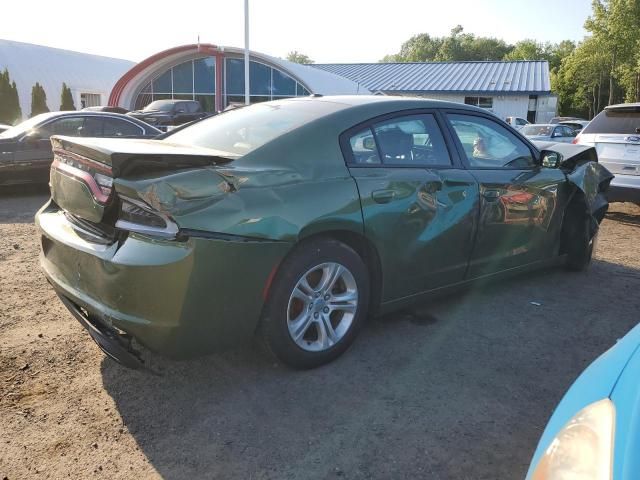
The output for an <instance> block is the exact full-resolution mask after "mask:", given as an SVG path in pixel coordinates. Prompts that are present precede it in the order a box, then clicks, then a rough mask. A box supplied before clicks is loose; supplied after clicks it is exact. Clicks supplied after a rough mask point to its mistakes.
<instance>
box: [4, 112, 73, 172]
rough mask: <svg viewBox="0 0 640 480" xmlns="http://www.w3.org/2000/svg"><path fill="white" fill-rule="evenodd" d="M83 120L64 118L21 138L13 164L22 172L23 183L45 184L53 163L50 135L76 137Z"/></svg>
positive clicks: (37, 128)
mask: <svg viewBox="0 0 640 480" xmlns="http://www.w3.org/2000/svg"><path fill="white" fill-rule="evenodd" d="M83 124H84V118H83V117H82V116H73V117H70V116H64V117H61V118H56V119H53V120H50V121H48V122H46V123H44V124H42V125H38V126H37V127H36V128H34V129H33V130H31V132H29V133H28V134H27V135H25V136H23V137H22V138H21V139H20V141H19V144H18V147H17V149H16V154H15V163H16V164H17V165H19V166H20V167H21V168H20V170H21V171H22V172H23V173H22V174H23V175H24V177H25V178H24V179H23V180H24V181H31V182H46V181H47V179H48V178H49V167H50V166H51V162H52V161H53V152H52V151H51V141H50V140H49V138H50V137H51V136H52V135H67V136H73V137H77V136H79V135H80V132H81V131H82V127H83Z"/></svg>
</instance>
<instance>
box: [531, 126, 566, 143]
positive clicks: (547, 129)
mask: <svg viewBox="0 0 640 480" xmlns="http://www.w3.org/2000/svg"><path fill="white" fill-rule="evenodd" d="M520 133H522V134H523V135H524V136H525V137H527V138H528V139H529V140H534V141H538V142H556V143H560V142H564V143H571V142H572V141H573V139H574V138H575V137H576V132H575V131H574V130H573V128H571V127H568V126H567V125H561V124H556V125H552V124H542V123H534V124H532V125H525V126H524V127H522V128H521V129H520Z"/></svg>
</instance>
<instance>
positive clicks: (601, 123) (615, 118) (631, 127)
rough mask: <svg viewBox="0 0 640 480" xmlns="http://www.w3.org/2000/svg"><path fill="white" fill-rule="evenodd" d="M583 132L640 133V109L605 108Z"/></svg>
mask: <svg viewBox="0 0 640 480" xmlns="http://www.w3.org/2000/svg"><path fill="white" fill-rule="evenodd" d="M582 133H620V134H625V135H629V134H637V133H640V111H637V110H636V111H633V110H627V111H624V110H617V111H616V110H603V111H602V112H600V113H599V114H598V115H597V116H596V117H595V118H594V119H593V120H591V122H589V125H587V127H586V128H585V129H584V130H583V131H582Z"/></svg>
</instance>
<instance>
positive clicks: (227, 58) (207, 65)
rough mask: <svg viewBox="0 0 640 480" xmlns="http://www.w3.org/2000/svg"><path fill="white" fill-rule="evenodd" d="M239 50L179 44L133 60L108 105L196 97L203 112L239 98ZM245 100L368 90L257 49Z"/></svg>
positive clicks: (241, 79)
mask: <svg viewBox="0 0 640 480" xmlns="http://www.w3.org/2000/svg"><path fill="white" fill-rule="evenodd" d="M244 90H245V89H244V50H243V49H240V48H234V47H221V46H216V45H211V44H194V45H184V46H180V47H176V48H172V49H169V50H165V51H163V52H160V53H157V54H156V55H153V56H151V57H149V58H147V59H146V60H143V61H142V62H140V63H138V64H137V65H135V66H134V67H133V68H131V69H130V70H129V71H128V72H126V73H125V74H124V75H123V76H122V78H120V80H118V81H117V82H116V84H115V86H114V87H113V90H112V92H111V95H110V97H109V104H110V105H114V106H115V105H117V106H120V107H124V108H127V109H130V110H139V109H141V108H143V107H144V106H145V105H148V104H149V103H150V102H152V101H154V100H162V99H171V98H173V99H181V100H198V101H199V102H200V104H201V105H202V107H203V108H204V109H205V110H206V111H217V110H218V111H219V110H224V108H225V107H227V106H228V105H230V104H234V103H244V100H245V98H244V95H245V91H244ZM249 90H250V101H251V103H257V102H266V101H270V100H277V99H281V98H291V97H301V96H307V95H310V94H311V93H317V94H322V95H352V94H358V93H369V90H367V89H366V88H364V87H362V86H360V85H358V83H356V82H354V81H352V80H349V79H348V78H345V77H342V76H339V75H336V74H334V73H331V72H325V71H323V70H319V69H316V68H313V67H311V66H308V65H300V64H297V63H292V62H288V61H286V60H282V59H280V58H276V57H271V56H269V55H264V54H262V53H257V52H251V53H250V57H249Z"/></svg>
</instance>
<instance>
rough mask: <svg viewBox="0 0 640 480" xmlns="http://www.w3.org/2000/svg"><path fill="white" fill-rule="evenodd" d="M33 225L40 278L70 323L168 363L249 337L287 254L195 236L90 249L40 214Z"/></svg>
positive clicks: (282, 246)
mask: <svg viewBox="0 0 640 480" xmlns="http://www.w3.org/2000/svg"><path fill="white" fill-rule="evenodd" d="M36 223H37V225H38V227H39V229H40V232H41V242H42V253H41V256H40V262H41V266H42V268H43V270H44V273H45V275H46V277H47V278H48V280H49V281H50V282H51V283H52V285H53V286H54V288H55V290H56V291H57V292H58V294H59V295H61V296H62V297H63V298H64V299H66V300H67V301H68V302H70V303H71V304H73V305H74V306H75V310H74V308H70V310H71V312H72V313H73V314H74V316H76V318H78V316H77V313H78V309H80V313H83V312H82V310H85V311H86V312H88V314H89V315H88V317H87V316H86V315H85V316H84V320H81V319H80V318H78V320H81V323H82V324H83V325H84V326H85V327H88V325H87V324H86V321H85V320H87V321H89V323H90V324H91V325H92V326H93V327H96V328H97V330H99V331H100V330H101V328H100V327H101V326H105V327H107V328H113V329H114V331H120V332H125V333H126V334H128V335H130V336H132V337H134V338H135V339H136V340H137V341H138V342H139V343H140V344H142V345H144V346H145V347H147V348H149V349H150V350H152V351H154V352H157V353H160V354H163V355H166V356H169V357H173V358H187V357H191V356H196V355H200V354H205V353H209V352H213V351H216V350H221V349H224V348H227V347H230V346H232V345H234V344H237V343H239V342H241V341H242V340H243V339H246V338H249V337H251V336H252V334H253V332H254V331H255V328H256V326H257V323H258V321H259V318H260V314H261V311H262V305H263V303H264V300H263V291H264V288H265V285H266V283H267V281H268V279H269V278H270V275H271V274H272V271H273V270H274V269H275V267H276V266H277V265H278V264H279V262H280V260H281V259H282V258H283V257H284V255H286V252H287V251H288V250H289V248H290V245H289V244H288V243H285V242H271V241H255V242H251V241H236V240H229V239H225V240H218V239H213V238H196V237H190V238H188V239H186V240H184V241H179V242H178V241H166V240H157V239H150V238H145V237H143V236H140V235H133V234H130V235H129V236H127V237H126V238H125V239H124V240H121V241H120V242H119V243H115V244H112V245H97V244H92V243H89V242H87V241H86V240H84V239H83V238H81V237H79V236H78V234H77V233H75V231H74V229H73V226H72V225H71V224H70V223H69V222H68V220H66V218H65V217H64V215H63V214H62V213H61V212H60V211H57V210H56V209H51V208H50V209H47V207H45V208H43V210H41V211H40V212H38V214H37V216H36ZM67 301H65V305H67V307H69V304H68V302H67ZM92 320H95V322H92ZM88 330H89V328H88ZM92 332H93V333H96V332H95V330H93V329H91V330H90V333H92ZM102 332H103V333H104V330H102ZM92 336H93V334H92ZM107 337H108V335H107ZM95 338H96V337H94V339H95ZM99 338H100V339H101V341H102V340H104V335H103V336H99ZM98 344H99V345H100V346H101V348H102V347H104V343H100V342H98ZM107 353H109V352H107ZM111 353H113V351H112V350H111ZM114 356H115V355H114ZM123 363H124V362H123Z"/></svg>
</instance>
